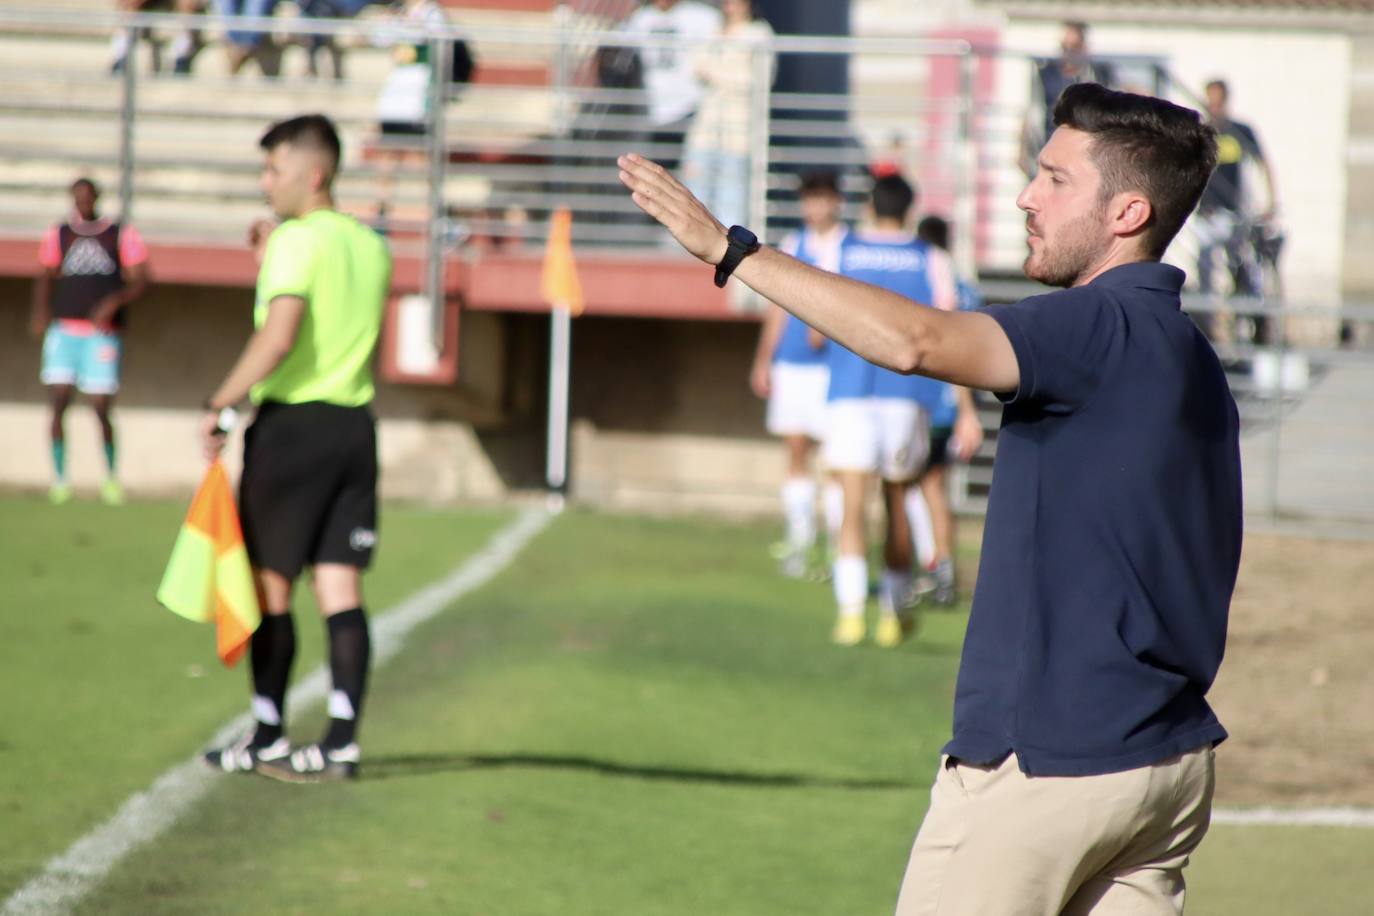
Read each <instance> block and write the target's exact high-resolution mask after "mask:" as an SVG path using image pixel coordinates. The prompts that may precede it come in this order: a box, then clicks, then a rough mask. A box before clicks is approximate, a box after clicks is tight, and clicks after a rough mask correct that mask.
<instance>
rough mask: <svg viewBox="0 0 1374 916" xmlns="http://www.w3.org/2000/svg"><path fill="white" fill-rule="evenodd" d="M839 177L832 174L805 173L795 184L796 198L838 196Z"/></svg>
mask: <svg viewBox="0 0 1374 916" xmlns="http://www.w3.org/2000/svg"><path fill="white" fill-rule="evenodd" d="M839 193H840V176H839V175H836V174H835V173H834V172H807V173H806V174H805V175H802V176H801V181H800V182H799V183H798V184H797V196H799V197H805V196H807V195H808V194H839Z"/></svg>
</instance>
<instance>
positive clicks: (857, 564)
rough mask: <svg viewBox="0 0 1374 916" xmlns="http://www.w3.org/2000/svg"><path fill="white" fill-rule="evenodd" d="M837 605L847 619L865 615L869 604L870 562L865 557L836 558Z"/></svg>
mask: <svg viewBox="0 0 1374 916" xmlns="http://www.w3.org/2000/svg"><path fill="white" fill-rule="evenodd" d="M834 578H835V603H836V604H838V605H839V606H840V613H841V614H842V615H844V616H846V617H854V616H858V615H861V614H863V612H864V605H865V604H867V603H868V561H867V560H866V559H864V558H863V557H856V556H848V555H846V556H838V557H836V558H835V571H834Z"/></svg>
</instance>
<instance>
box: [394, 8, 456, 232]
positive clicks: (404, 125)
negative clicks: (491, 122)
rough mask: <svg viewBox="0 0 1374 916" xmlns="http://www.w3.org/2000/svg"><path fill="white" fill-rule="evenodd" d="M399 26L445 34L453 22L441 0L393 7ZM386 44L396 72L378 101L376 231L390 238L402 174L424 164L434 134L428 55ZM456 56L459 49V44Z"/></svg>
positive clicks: (420, 48)
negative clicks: (397, 183)
mask: <svg viewBox="0 0 1374 916" xmlns="http://www.w3.org/2000/svg"><path fill="white" fill-rule="evenodd" d="M392 14H393V16H394V18H395V20H396V22H397V23H398V24H400V25H403V26H408V27H413V28H442V27H444V26H446V25H448V16H446V15H445V14H444V8H443V7H442V6H440V5H439V3H438V2H437V0H404V2H403V3H398V4H394V5H393V6H392ZM379 43H381V44H391V46H392V50H391V56H392V60H393V62H394V63H393V66H392V68H391V72H390V73H389V74H387V78H386V82H385V83H383V84H382V92H381V95H380V96H379V97H378V98H377V120H378V122H379V124H380V127H381V132H382V146H381V153H380V167H379V169H378V192H377V194H378V196H377V228H378V230H379V231H381V232H383V233H385V231H386V227H387V223H388V220H389V214H390V209H391V197H392V191H393V185H394V182H395V176H396V171H397V169H398V168H399V167H400V166H402V165H405V164H411V165H415V164H419V163H421V162H423V161H424V156H425V147H424V138H425V137H426V136H427V135H428V133H429V127H428V119H429V85H430V84H429V81H430V77H431V70H433V67H432V66H431V65H430V60H429V52H430V46H429V45H428V44H427V43H425V42H420V43H418V44H416V43H413V41H412V40H411V39H410V38H401V39H397V38H394V37H392V36H388V35H386V34H385V32H383V34H382V35H381V36H380V38H379ZM455 50H456V43H455Z"/></svg>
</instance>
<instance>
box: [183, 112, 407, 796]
mask: <svg viewBox="0 0 1374 916" xmlns="http://www.w3.org/2000/svg"><path fill="white" fill-rule="evenodd" d="M260 145H261V147H262V149H263V151H264V153H265V154H266V156H265V161H264V165H263V171H262V189H263V192H264V194H265V195H266V197H267V200H268V202H269V204H270V205H271V207H272V209H273V211H274V212H275V213H276V215H277V217H278V218H279V219H280V220H281V221H282V222H281V224H280V225H278V226H277V227H276V228H275V229H274V230H272V231H271V234H270V236H267V237H266V239H265V244H264V239H263V235H264V231H263V227H262V226H255V227H254V231H253V234H252V237H251V239H250V241H251V242H252V244H253V245H254V248H255V249H257V250H258V252H259V255H260V258H261V265H262V266H261V269H260V272H259V274H258V284H257V301H256V304H255V306H254V310H253V324H254V327H255V331H254V332H253V335H252V337H251V338H249V340H248V344H247V346H246V347H244V350H243V353H242V355H241V356H240V357H239V359H238V362H237V363H236V364H235V365H234V368H233V369H232V370H230V372H229V375H228V376H227V377H226V378H225V380H224V382H223V384H221V385H220V386H219V388H218V389H217V390H216V391H215V392H214V394H213V395H211V396H210V398H209V399H208V400H207V401H206V402H205V416H204V417H203V418H202V420H201V427H200V431H201V438H202V440H203V443H204V447H205V453H206V456H207V457H214V456H215V455H218V454H219V452H220V451H221V449H223V447H224V436H225V431H226V427H227V426H228V425H230V423H231V422H232V419H231V418H230V417H226V416H225V411H226V409H230V408H232V407H233V405H235V404H237V403H238V402H240V401H241V400H242V399H244V398H245V397H248V398H250V399H251V401H252V403H253V404H254V405H255V406H256V408H257V415H256V418H255V419H254V421H253V424H252V426H250V427H249V428H248V431H247V434H246V436H245V437H244V450H243V479H242V482H241V484H240V492H239V504H240V511H241V514H242V520H243V532H244V539H245V541H246V542H247V546H248V555H249V558H250V559H251V560H252V563H253V570H254V576H255V578H256V581H257V587H258V598H259V601H260V602H261V605H262V609H263V621H262V625H261V626H260V627H259V628H258V631H257V632H256V633H254V634H253V641H252V651H251V658H252V678H253V701H252V715H253V719H254V722H255V727H254V729H253V730H252V732H251V733H249V734H246V735H244V736H243V737H242V738H241V739H239V740H238V741H236V742H235V743H233V744H231V745H229V746H227V747H223V748H216V749H213V750H210V751H207V752H206V754H205V759H206V762H207V763H209V764H210V765H211V766H213V767H215V768H217V769H221V770H224V771H226V772H236V771H248V770H257V771H258V772H260V773H263V774H264V775H267V776H272V777H274V778H277V779H283V780H287V781H311V782H313V781H320V780H326V779H347V778H351V777H354V776H356V775H357V770H358V761H359V756H360V755H359V749H358V743H357V724H358V717H359V714H360V713H361V711H362V706H363V695H364V691H365V687H366V682H367V669H368V659H369V655H370V652H371V644H370V638H369V636H368V626H367V616H366V614H365V613H364V611H363V607H362V591H361V586H360V581H359V580H360V574H361V572H362V570H363V569H365V568H366V567H367V565H368V563H369V562H370V560H371V558H372V551H373V548H374V547H375V546H376V543H377V437H376V425H375V421H374V420H373V417H372V413H371V411H370V409H369V406H368V405H369V404H370V403H371V401H372V397H373V392H374V388H373V381H372V370H371V362H372V352H373V350H374V348H375V347H376V343H377V335H378V332H379V329H380V327H381V321H382V310H383V306H384V303H385V300H386V294H387V290H388V288H389V286H390V282H391V256H390V254H389V253H388V251H387V248H386V245H385V243H384V242H383V241H382V239H381V237H380V236H378V235H377V234H376V233H375V232H373V231H372V230H371V229H368V228H367V227H365V226H363V225H361V224H360V223H358V222H357V221H356V220H354V219H353V218H351V217H348V216H345V215H343V214H341V213H339V212H337V211H336V210H335V209H334V199H333V194H332V191H331V186H332V184H333V181H334V176H335V174H336V173H337V171H338V167H339V155H340V147H339V137H338V133H337V132H336V131H335V129H334V125H333V124H332V123H330V121H329V119H328V118H326V117H324V116H323V115H304V116H301V117H298V118H293V119H291V120H289V121H283V122H281V123H280V124H276V125H274V126H273V127H272V128H271V129H270V130H268V131H267V133H266V134H265V135H264V136H263V138H262V141H261V143H260ZM224 420H230V422H223V421H224ZM307 566H310V567H313V570H314V575H313V584H314V589H315V598H316V601H317V603H318V605H319V608H320V612H321V613H322V614H323V615H324V618H325V623H326V625H327V627H328V640H329V667H330V673H331V675H332V677H333V690H332V691H331V693H330V695H329V727H328V731H327V732H326V733H325V736H324V738H323V739H321V740H320V742H319V743H318V744H311V745H307V746H304V747H298V748H294V749H293V748H292V747H291V745H290V744H289V743H288V742H287V740H286V737H285V734H284V723H285V699H286V686H287V682H288V680H289V679H290V674H291V663H292V661H293V659H294V658H295V654H296V632H295V626H294V624H293V622H292V618H291V592H292V586H293V585H294V584H295V580H296V578H297V577H298V576H299V575H300V573H301V571H302V569H304V568H305V567H307Z"/></svg>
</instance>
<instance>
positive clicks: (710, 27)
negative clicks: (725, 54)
mask: <svg viewBox="0 0 1374 916" xmlns="http://www.w3.org/2000/svg"><path fill="white" fill-rule="evenodd" d="M721 23H722V20H721V15H720V11H719V10H717V9H716V8H715V7H712V6H708V5H707V4H705V3H701V2H699V0H652V2H651V3H648V4H645V5H644V6H642V7H640V8H639V9H638V10H635V12H634V13H632V14H631V15H630V17H629V18H628V19H626V20H625V26H624V29H625V31H627V32H635V33H641V34H644V35H646V36H648V37H652V38H656V39H664V38H669V39H674V41H673V43H672V44H670V45H663V46H650V47H645V48H643V49H641V51H640V60H641V63H642V65H643V70H644V91H645V94H646V96H647V98H646V101H647V103H648V109H649V124H650V126H651V127H652V132H651V133H650V136H649V142H650V143H651V144H652V145H653V149H655V150H656V151H657V152H658V154H659V159H660V161H666V162H669V163H675V162H677V161H678V158H679V156H680V153H679V150H680V149H681V145H682V138H683V135H684V134H685V133H686V131H687V128H688V126H689V125H690V123H691V120H692V115H693V114H695V113H696V110H697V105H699V104H700V103H701V95H702V86H701V84H700V83H699V82H698V81H697V78H696V75H695V73H694V72H693V69H692V54H693V52H694V51H695V49H696V48H697V47H700V46H701V45H704V44H706V43H707V42H708V41H710V40H711V39H713V38H715V37H716V36H717V35H718V34H719V33H720V30H721Z"/></svg>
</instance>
